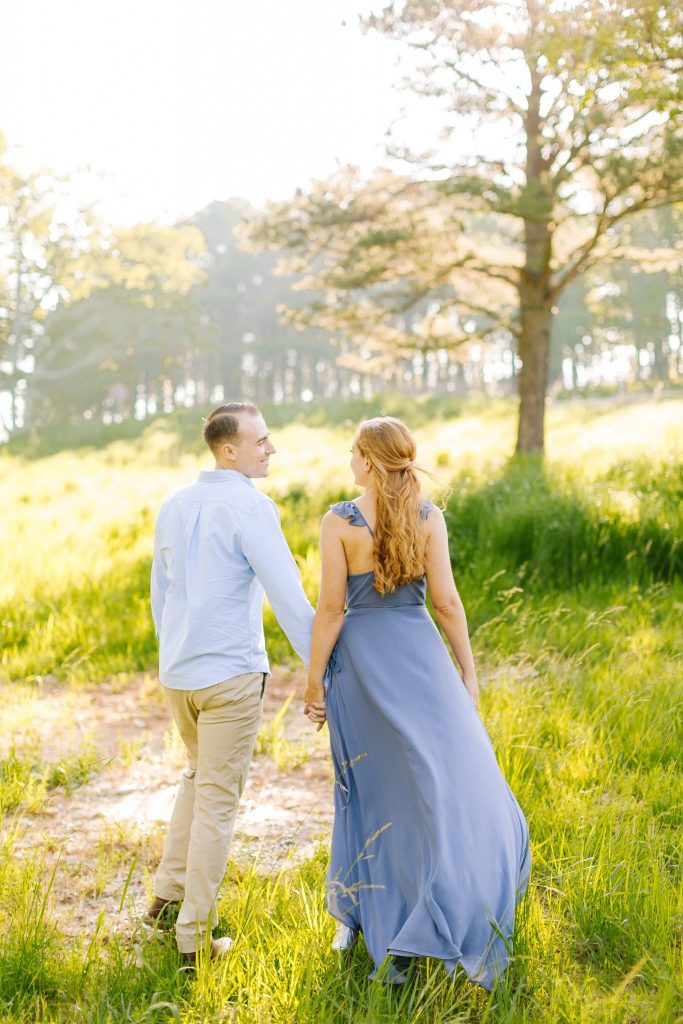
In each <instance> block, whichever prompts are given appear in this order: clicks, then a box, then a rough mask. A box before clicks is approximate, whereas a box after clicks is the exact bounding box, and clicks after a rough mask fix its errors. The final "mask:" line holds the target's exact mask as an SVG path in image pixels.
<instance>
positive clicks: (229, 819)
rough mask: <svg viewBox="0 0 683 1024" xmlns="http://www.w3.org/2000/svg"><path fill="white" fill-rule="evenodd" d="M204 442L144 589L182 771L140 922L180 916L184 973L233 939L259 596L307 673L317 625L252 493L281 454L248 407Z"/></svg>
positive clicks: (257, 717)
mask: <svg viewBox="0 0 683 1024" xmlns="http://www.w3.org/2000/svg"><path fill="white" fill-rule="evenodd" d="M204 440H205V441H206V443H207V445H208V446H209V448H210V449H211V451H212V453H213V455H214V457H215V460H216V466H215V469H213V470H205V471H203V472H201V473H200V474H199V479H198V480H197V482H196V483H192V484H189V485H188V486H187V487H183V488H182V489H181V490H179V491H177V492H176V493H175V494H172V495H171V496H170V497H169V498H168V499H167V500H166V501H165V502H164V504H163V506H162V508H161V511H160V513H159V518H158V520H157V524H156V530H155V536H154V561H153V564H152V580H151V597H152V614H153V617H154V624H155V627H156V632H157V636H158V638H159V678H160V680H161V682H162V684H163V686H164V690H165V693H166V695H167V697H168V700H169V702H170V705H171V708H172V710H173V717H174V719H175V722H176V725H177V726H178V731H179V732H180V735H181V737H182V739H183V742H184V744H185V746H186V748H187V753H188V762H189V767H188V770H187V771H186V772H185V774H184V775H183V778H182V783H181V787H180V791H179V793H178V797H177V799H176V803H175V807H174V809H173V815H172V817H171V822H170V825H169V829H168V836H167V839H166V845H165V848H164V853H163V857H162V861H161V865H160V867H159V871H158V873H157V876H156V882H155V888H154V893H155V898H154V901H153V903H152V904H151V906H150V907H149V908H148V909H147V911H146V913H145V915H144V916H143V922H144V923H145V924H146V925H147V926H152V927H158V928H170V927H172V923H173V917H174V916H175V911H176V910H178V908H179V912H178V915H177V921H176V924H175V931H176V939H177V942H178V947H179V949H180V951H181V952H182V953H183V954H184V958H185V959H186V961H187V962H189V963H194V962H195V961H196V958H197V955H198V953H200V952H203V951H205V952H207V953H208V954H209V955H210V956H211V957H212V958H214V957H217V956H221V955H224V954H225V953H226V952H227V950H228V949H229V947H230V943H231V940H230V939H229V938H228V937H227V936H226V937H224V938H222V939H212V938H211V930H212V929H213V928H214V927H215V926H216V923H217V921H218V915H217V913H216V899H217V896H218V890H219V887H220V884H221V882H222V880H223V876H224V874H225V869H226V865H227V862H228V853H229V849H230V841H231V838H232V830H233V825H234V821H235V815H236V812H237V805H238V802H239V798H240V795H241V793H242V789H243V788H244V783H245V781H246V776H247V771H248V766H249V761H250V759H251V754H252V751H253V747H254V740H255V739H256V733H257V731H258V727H259V723H260V721H261V714H262V708H263V691H264V688H265V682H266V678H267V675H268V672H269V665H268V658H267V656H266V649H265V643H264V636H263V594H264V590H265V593H266V594H267V596H268V600H269V601H270V604H271V606H272V608H273V611H274V612H275V615H276V616H277V619H278V622H279V623H280V625H281V626H282V628H283V629H284V631H285V633H286V634H287V637H288V639H289V641H290V643H291V644H292V647H293V648H294V649H295V651H296V652H297V654H298V655H299V656H300V657H301V659H302V660H303V661H304V662H305V663H306V664H308V660H309V652H310V638H311V627H312V622H313V609H312V608H311V605H310V604H309V602H308V599H307V598H306V595H305V593H304V590H303V587H302V585H301V579H300V577H299V572H298V569H297V566H296V563H295V561H294V559H293V557H292V554H291V552H290V550H289V548H288V546H287V542H286V540H285V538H284V536H283V534H282V530H281V528H280V517H279V514H278V511H277V508H276V506H275V503H274V502H273V501H272V500H271V499H270V498H269V497H267V495H265V494H261V493H260V492H259V491H257V490H256V488H255V486H254V484H253V480H255V479H258V478H259V477H265V476H267V475H268V465H269V460H270V456H271V455H273V454H274V453H275V450H276V449H275V448H274V446H273V444H272V443H271V440H270V436H269V433H268V427H267V426H266V424H265V422H264V419H263V416H262V415H261V413H260V411H259V410H258V409H257V408H256V406H254V405H249V404H247V403H242V402H234V403H230V404H227V405H221V406H219V407H218V408H217V409H214V411H213V412H212V413H211V415H210V416H209V417H208V419H207V420H206V421H205V426H204Z"/></svg>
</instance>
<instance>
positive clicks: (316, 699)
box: [304, 679, 327, 732]
mask: <svg viewBox="0 0 683 1024" xmlns="http://www.w3.org/2000/svg"><path fill="white" fill-rule="evenodd" d="M304 714H305V715H306V716H307V717H308V718H310V720H311V722H312V723H313V725H315V728H316V732H320V730H321V729H322V727H323V725H324V724H325V722H326V721H327V713H326V710H325V691H324V689H323V685H322V683H321V682H319V681H316V680H313V679H309V680H308V682H307V684H306V692H305V693H304Z"/></svg>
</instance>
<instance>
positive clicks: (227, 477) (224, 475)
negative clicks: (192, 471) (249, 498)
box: [199, 469, 255, 488]
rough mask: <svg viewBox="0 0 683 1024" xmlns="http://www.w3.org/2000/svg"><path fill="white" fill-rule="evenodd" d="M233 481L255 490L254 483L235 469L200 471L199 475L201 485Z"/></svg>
mask: <svg viewBox="0 0 683 1024" xmlns="http://www.w3.org/2000/svg"><path fill="white" fill-rule="evenodd" d="M234 480H240V481H243V482H244V483H245V484H249V486H250V487H254V488H255V485H254V481H253V480H251V479H250V477H248V476H245V475H244V473H240V472H239V471H238V470H236V469H202V470H201V471H200V473H199V481H200V483H203V484H220V483H227V482H228V481H234Z"/></svg>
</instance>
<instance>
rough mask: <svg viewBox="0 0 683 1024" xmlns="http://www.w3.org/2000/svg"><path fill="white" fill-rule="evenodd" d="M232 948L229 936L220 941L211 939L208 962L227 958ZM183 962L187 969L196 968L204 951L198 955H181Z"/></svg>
mask: <svg viewBox="0 0 683 1024" xmlns="http://www.w3.org/2000/svg"><path fill="white" fill-rule="evenodd" d="M231 947H232V939H231V938H230V936H229V935H223V936H222V937H221V938H220V939H211V946H210V950H211V952H210V954H209V960H218V959H219V958H220V957H222V956H227V954H228V953H229V952H230V949H231ZM182 956H183V961H184V962H185V963H186V964H187V966H188V967H196V966H197V960H201V958H202V957H203V956H204V950H201V952H200V953H199V955H197V954H196V953H183V955H182Z"/></svg>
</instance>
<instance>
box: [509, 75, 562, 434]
mask: <svg viewBox="0 0 683 1024" xmlns="http://www.w3.org/2000/svg"><path fill="white" fill-rule="evenodd" d="M529 73H530V76H531V90H530V93H529V101H528V107H527V112H526V125H525V127H526V140H527V142H526V145H527V160H526V187H525V192H526V195H525V205H526V206H527V208H528V210H529V213H528V214H527V216H526V217H525V218H524V246H525V256H526V259H525V262H524V267H523V269H522V271H521V274H520V278H519V286H518V292H519V313H520V328H521V332H520V336H519V343H518V349H517V351H518V353H519V358H520V359H521V361H522V367H521V369H520V371H519V376H518V378H517V386H518V393H519V427H518V432H517V449H516V450H517V452H542V451H543V446H544V426H545V394H546V389H547V387H548V363H549V358H550V325H551V321H552V315H553V314H552V301H551V297H550V277H551V271H550V259H551V254H552V233H551V227H550V222H551V215H552V201H551V197H550V196H549V194H548V189H547V184H546V172H547V163H546V160H545V159H544V157H543V154H542V152H541V142H542V136H541V117H540V102H541V75H540V74H539V72H538V71H537V70H536V67H535V65H534V64H533V63H532V64H529Z"/></svg>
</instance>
